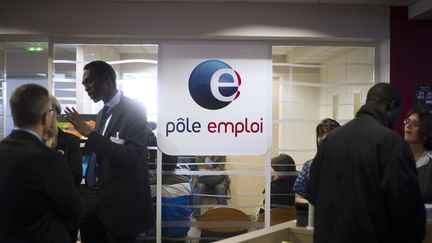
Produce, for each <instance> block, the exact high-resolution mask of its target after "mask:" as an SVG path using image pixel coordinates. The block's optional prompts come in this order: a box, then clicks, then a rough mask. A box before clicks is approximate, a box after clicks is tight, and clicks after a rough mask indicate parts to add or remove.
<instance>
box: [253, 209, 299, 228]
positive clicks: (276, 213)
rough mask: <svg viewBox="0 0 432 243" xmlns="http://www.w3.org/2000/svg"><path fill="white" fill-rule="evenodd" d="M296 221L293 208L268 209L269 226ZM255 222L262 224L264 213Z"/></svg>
mask: <svg viewBox="0 0 432 243" xmlns="http://www.w3.org/2000/svg"><path fill="white" fill-rule="evenodd" d="M294 219H296V211H295V208H272V209H270V226H273V225H276V224H280V223H284V222H287V221H291V220H294ZM257 222H260V223H264V213H262V214H260V216H259V217H258V220H257Z"/></svg>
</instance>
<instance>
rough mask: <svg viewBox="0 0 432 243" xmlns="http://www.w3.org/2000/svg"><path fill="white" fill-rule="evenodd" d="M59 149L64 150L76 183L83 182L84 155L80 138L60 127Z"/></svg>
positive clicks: (58, 135) (57, 148) (57, 147)
mask: <svg viewBox="0 0 432 243" xmlns="http://www.w3.org/2000/svg"><path fill="white" fill-rule="evenodd" d="M55 150H57V151H60V150H61V151H63V154H64V156H65V157H66V160H67V162H68V164H69V167H70V169H71V171H72V177H73V180H74V183H75V185H77V186H78V185H79V184H81V179H82V155H81V149H80V140H79V138H78V137H77V136H75V135H72V134H69V133H65V132H63V131H62V130H61V129H58V134H57V146H56V148H55Z"/></svg>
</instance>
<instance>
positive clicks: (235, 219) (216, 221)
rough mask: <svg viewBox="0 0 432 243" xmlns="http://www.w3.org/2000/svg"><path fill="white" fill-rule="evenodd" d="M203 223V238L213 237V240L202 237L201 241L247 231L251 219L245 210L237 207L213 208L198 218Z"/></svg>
mask: <svg viewBox="0 0 432 243" xmlns="http://www.w3.org/2000/svg"><path fill="white" fill-rule="evenodd" d="M198 221H199V222H203V223H210V224H207V225H205V224H204V225H201V226H199V228H200V229H201V238H203V237H212V238H213V239H212V240H208V239H201V240H200V243H203V242H213V241H216V240H220V239H225V238H229V237H232V236H236V235H240V234H244V233H247V232H248V230H249V228H250V225H249V224H250V223H251V220H250V218H249V216H248V215H247V214H245V213H244V212H243V211H241V210H238V209H235V208H225V207H224V208H212V209H209V210H207V211H206V212H205V213H204V214H203V215H202V216H201V217H200V218H199V220H198ZM212 223H213V224H212Z"/></svg>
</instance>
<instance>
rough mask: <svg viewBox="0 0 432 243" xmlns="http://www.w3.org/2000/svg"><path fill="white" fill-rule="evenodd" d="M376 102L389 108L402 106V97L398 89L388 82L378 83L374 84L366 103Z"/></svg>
mask: <svg viewBox="0 0 432 243" xmlns="http://www.w3.org/2000/svg"><path fill="white" fill-rule="evenodd" d="M368 103H374V104H376V105H379V106H383V107H386V108H387V110H392V109H395V108H396V109H397V108H400V107H401V105H402V98H401V96H400V94H399V92H398V91H397V89H396V88H395V87H394V86H393V85H391V84H388V83H378V84H375V85H374V86H372V88H371V89H370V90H369V91H368V93H367V96H366V104H368Z"/></svg>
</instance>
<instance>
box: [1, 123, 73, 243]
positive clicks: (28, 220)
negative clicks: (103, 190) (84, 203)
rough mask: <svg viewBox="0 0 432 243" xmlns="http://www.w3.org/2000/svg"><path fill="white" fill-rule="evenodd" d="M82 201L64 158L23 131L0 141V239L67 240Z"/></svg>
mask: <svg viewBox="0 0 432 243" xmlns="http://www.w3.org/2000/svg"><path fill="white" fill-rule="evenodd" d="M80 210H81V201H80V197H79V194H78V190H77V187H76V186H74V184H73V181H72V174H71V172H70V169H69V166H68V164H67V163H66V160H65V159H64V157H63V156H62V155H61V154H60V153H58V152H56V151H55V150H52V149H50V148H48V147H47V146H45V144H43V143H42V142H41V141H39V140H38V138H37V137H36V136H34V135H32V134H30V133H28V132H26V131H22V130H14V131H13V132H12V133H11V134H10V135H9V136H8V137H6V138H5V139H4V140H3V141H1V142H0V242H14V243H17V242H32V243H39V242H41V243H42V242H44V243H45V242H50V243H52V242H59V243H60V242H71V236H70V235H69V231H68V228H67V225H66V222H67V221H70V220H78V218H79V215H80Z"/></svg>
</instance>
